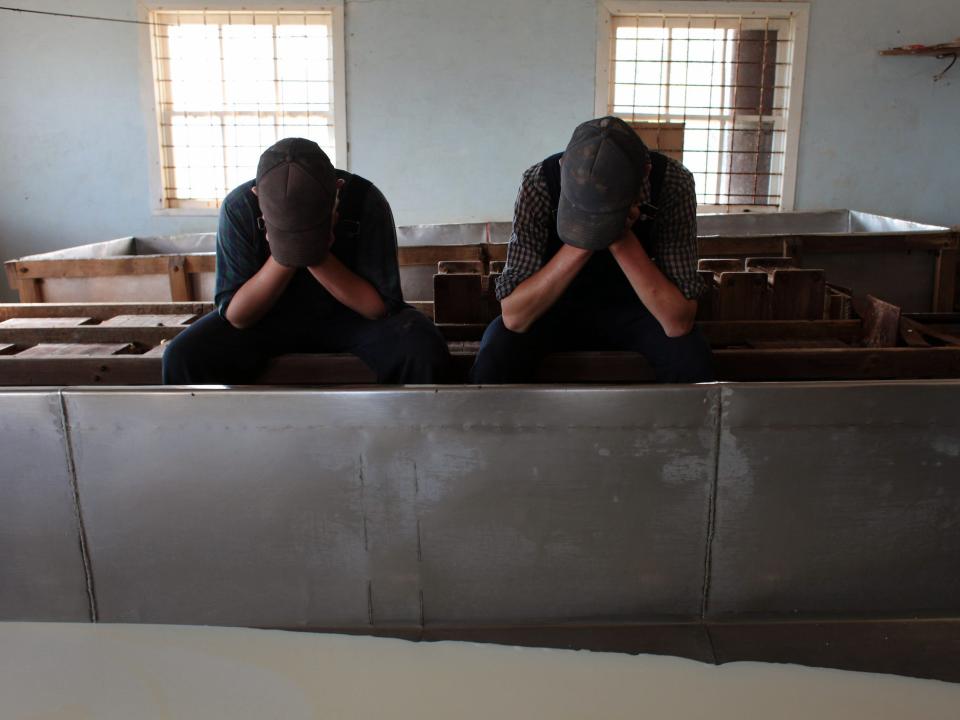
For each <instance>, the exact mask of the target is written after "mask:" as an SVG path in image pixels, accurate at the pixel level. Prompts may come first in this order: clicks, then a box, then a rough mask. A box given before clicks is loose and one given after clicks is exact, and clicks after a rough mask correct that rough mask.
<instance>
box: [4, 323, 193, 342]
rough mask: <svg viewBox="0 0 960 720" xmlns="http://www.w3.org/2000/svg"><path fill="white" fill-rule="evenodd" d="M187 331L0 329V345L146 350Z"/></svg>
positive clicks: (95, 327)
mask: <svg viewBox="0 0 960 720" xmlns="http://www.w3.org/2000/svg"><path fill="white" fill-rule="evenodd" d="M186 329H187V326H186V325H174V326H172V327H111V326H109V325H79V326H76V327H46V328H37V327H15V328H10V327H0V342H7V343H16V344H17V345H21V346H22V345H37V344H39V343H136V344H138V345H143V346H146V347H153V346H154V345H159V344H160V343H161V342H162V341H164V340H172V339H173V338H175V337H176V336H177V335H179V334H180V333H181V332H183V331H184V330H186Z"/></svg>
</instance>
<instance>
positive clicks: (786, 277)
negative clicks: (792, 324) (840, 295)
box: [771, 268, 827, 320]
mask: <svg viewBox="0 0 960 720" xmlns="http://www.w3.org/2000/svg"><path fill="white" fill-rule="evenodd" d="M771 274H772V276H773V288H772V293H771V317H772V319H774V320H822V319H823V316H824V298H825V293H826V289H827V279H826V274H825V273H824V271H823V270H799V269H796V268H791V269H780V270H776V269H775V270H773V271H772V273H771Z"/></svg>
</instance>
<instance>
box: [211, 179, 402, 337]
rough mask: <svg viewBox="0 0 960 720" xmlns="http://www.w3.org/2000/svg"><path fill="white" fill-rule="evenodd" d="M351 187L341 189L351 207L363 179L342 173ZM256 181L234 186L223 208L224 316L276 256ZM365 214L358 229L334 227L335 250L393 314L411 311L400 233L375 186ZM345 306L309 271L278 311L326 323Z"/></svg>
mask: <svg viewBox="0 0 960 720" xmlns="http://www.w3.org/2000/svg"><path fill="white" fill-rule="evenodd" d="M337 177H338V178H340V179H343V180H344V181H345V184H344V186H343V188H342V189H341V190H340V206H341V207H349V206H352V205H355V204H354V203H349V201H348V197H349V194H350V193H351V192H358V191H360V192H362V190H360V187H361V185H362V184H363V183H362V182H361V183H354V182H353V179H354V178H357V179H359V180H361V181H362V178H359V176H355V175H352V174H350V173H348V172H345V171H343V170H337ZM254 184H255V181H253V180H250V181H249V182H246V183H244V184H243V185H240V186H239V187H237V188H234V190H232V191H231V192H230V194H229V195H227V197H226V198H225V199H224V201H223V205H222V206H221V207H220V224H219V227H218V228H217V276H216V292H215V295H214V299H215V301H216V303H217V310H218V311H219V312H220V315H221V317H225V314H226V311H227V306H228V305H229V304H230V301H231V300H232V299H233V296H234V294H235V293H236V292H237V290H239V289H240V287H241V286H242V285H243V284H244V283H245V282H246V281H247V280H249V279H250V278H251V277H253V276H254V275H255V274H256V273H257V272H258V271H259V270H260V268H261V267H263V264H264V263H265V262H266V261H267V258H268V257H269V256H270V245H269V243H268V242H267V238H266V233H265V231H264V230H261V229H260V227H259V223H258V219H259V218H260V216H261V212H260V203H259V201H258V200H257V196H256V195H254V194H253V191H252V188H253V186H254ZM366 188H367V190H366V197H365V198H364V200H363V205H362V213H361V215H360V218H359V221H358V223H357V225H354V224H353V223H350V222H346V223H344V222H341V223H339V224H338V225H337V226H336V227H335V229H334V236H335V240H334V243H333V246H332V247H331V248H330V252H331V253H332V254H333V255H335V256H336V257H337V258H338V259H339V260H340V261H341V262H342V263H343V264H344V265H346V266H347V267H348V268H350V270H352V271H353V272H354V273H356V274H357V275H359V276H360V277H362V278H363V279H364V280H366V281H367V282H369V283H370V284H371V285H372V286H373V287H374V288H375V289H376V290H377V292H378V293H380V297H381V298H383V302H384V304H385V305H386V306H387V312H388V313H390V314H393V313H395V312H397V311H398V310H400V309H402V308H404V307H406V305H405V304H404V302H403V293H402V291H401V290H400V270H399V267H398V265H397V230H396V227H395V226H394V224H393V213H392V212H391V211H390V205H389V204H388V203H387V200H386V198H384V196H383V193H381V192H380V191H379V190H378V189H377V188H376V187H375V186H374V185H372V184H370V185H366ZM343 308H345V306H344V305H343V304H342V303H340V302H339V301H338V300H337V299H336V298H334V297H333V296H332V295H331V294H330V293H329V292H327V290H326V288H324V287H323V286H322V285H321V284H320V283H319V282H318V281H317V279H316V278H314V277H313V275H311V274H310V271H309V270H307V269H306V268H300V269H298V270H297V272H296V274H295V275H294V276H293V279H292V280H291V281H290V284H289V285H288V286H287V289H286V290H285V291H284V293H283V295H281V296H280V299H279V300H277V304H276V305H275V306H274V307H273V308H272V309H271V311H270V312H271V314H272V313H275V312H276V313H297V314H300V315H303V316H305V317H307V318H315V319H322V318H323V317H325V316H327V315H329V313H330V312H332V311H333V310H336V309H343Z"/></svg>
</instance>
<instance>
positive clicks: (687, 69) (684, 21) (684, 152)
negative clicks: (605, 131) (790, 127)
mask: <svg viewBox="0 0 960 720" xmlns="http://www.w3.org/2000/svg"><path fill="white" fill-rule="evenodd" d="M791 23H792V20H791V19H790V18H781V17H756V16H750V17H746V16H719V15H715V16H701V15H684V16H677V15H664V14H641V15H631V16H614V17H612V18H611V23H610V24H611V28H612V31H611V32H612V37H611V42H610V47H611V58H610V61H611V64H612V67H611V72H610V87H609V99H608V110H609V111H610V112H612V113H613V114H615V115H618V116H620V117H622V118H624V119H625V120H626V121H627V122H629V123H631V124H632V125H633V126H634V127H635V128H636V129H637V132H638V133H639V134H640V136H641V137H642V138H643V139H644V141H645V142H646V143H647V145H648V146H649V147H650V148H651V149H656V150H659V151H660V152H662V153H664V154H666V155H669V156H671V157H674V158H676V159H678V160H680V161H681V162H683V164H684V165H685V166H686V167H687V168H688V169H689V170H690V171H691V172H692V173H693V174H694V177H695V179H696V184H697V201H698V202H699V203H700V204H701V205H715V206H722V207H726V208H728V209H729V208H732V207H734V206H738V207H739V206H747V207H765V206H769V207H779V206H780V205H781V201H782V199H783V179H784V158H785V154H786V148H787V142H786V134H787V120H788V112H789V107H788V105H789V98H790V92H789V91H790V82H791V76H792V72H791V71H792V67H791V63H792V58H793V47H792V44H793V40H792V38H793V32H792V27H791Z"/></svg>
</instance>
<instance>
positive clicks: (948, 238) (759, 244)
mask: <svg viewBox="0 0 960 720" xmlns="http://www.w3.org/2000/svg"><path fill="white" fill-rule="evenodd" d="M488 234H489V233H488ZM920 251H923V252H930V253H935V254H936V264H935V272H934V282H933V296H932V297H931V300H930V310H931V311H932V312H954V311H960V281H958V274H960V262H958V259H960V231H958V230H946V231H943V232H924V233H908V232H903V233H886V234H878V233H869V234H866V235H863V234H858V233H846V234H845V233H833V234H794V235H746V236H722V237H711V236H707V237H701V238H699V256H700V257H703V258H716V257H749V256H774V255H780V256H783V257H793V258H796V259H797V260H798V262H799V264H800V265H801V266H802V264H803V263H802V258H803V255H804V253H816V254H849V253H912V252H920ZM505 259H506V245H505V244H502V243H490V242H487V243H474V244H469V245H421V246H401V247H400V248H399V260H400V265H401V267H405V266H434V267H435V266H436V264H437V263H438V262H439V261H442V260H479V261H481V262H483V263H484V267H485V269H486V268H487V267H488V264H489V263H490V262H492V261H503V260H505ZM4 267H5V270H6V273H7V281H8V283H9V285H10V287H11V288H12V289H15V290H17V291H18V292H19V293H20V302H23V303H39V302H44V293H43V282H44V280H45V279H55V278H56V279H59V278H86V277H117V276H130V275H134V276H135V275H167V277H168V279H169V285H170V299H171V301H173V302H189V301H193V300H202V298H197V297H194V296H193V294H194V290H193V288H194V287H195V283H194V282H193V280H192V279H191V276H192V275H198V274H201V273H213V272H215V269H216V257H215V255H214V254H213V253H197V254H184V255H126V256H119V257H104V258H81V259H49V260H46V259H37V260H11V261H8V262H6V263H5V265H4ZM865 289H866V290H869V288H865Z"/></svg>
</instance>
